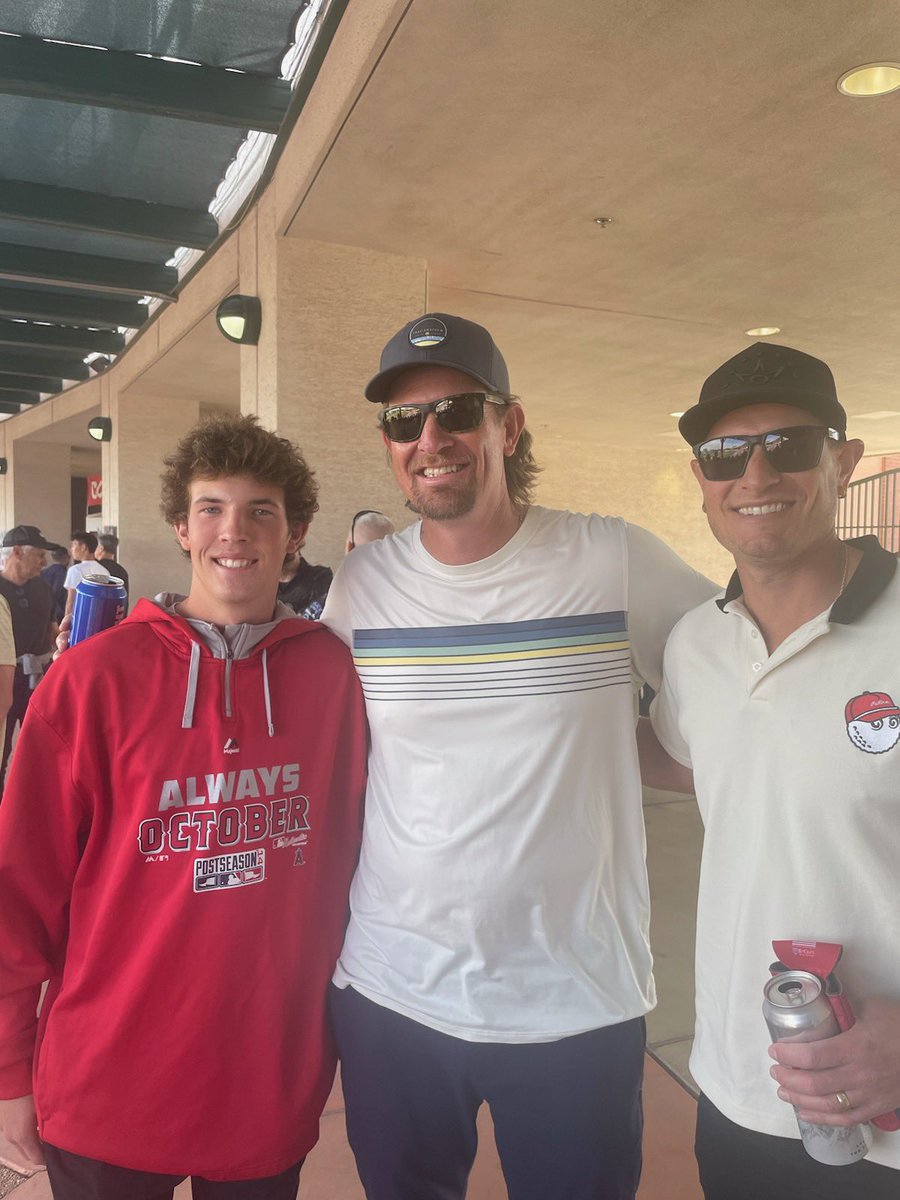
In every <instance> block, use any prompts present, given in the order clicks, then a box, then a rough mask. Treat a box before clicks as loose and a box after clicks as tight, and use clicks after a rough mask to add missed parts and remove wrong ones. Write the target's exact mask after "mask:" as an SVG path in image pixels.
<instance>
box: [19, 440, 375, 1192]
mask: <svg viewBox="0 0 900 1200" xmlns="http://www.w3.org/2000/svg"><path fill="white" fill-rule="evenodd" d="M162 508H163V512H164V515H165V517H166V520H167V521H169V522H170V523H171V524H172V525H173V527H174V529H175V534H176V537H177V538H178V541H179V543H180V545H181V547H182V549H183V550H184V551H185V552H186V553H187V554H189V555H190V559H191V568H192V577H191V585H190V590H189V592H188V595H187V596H184V597H178V596H173V595H162V596H159V597H157V599H156V600H155V601H154V602H150V601H147V600H141V601H140V602H139V603H138V604H137V606H136V608H135V609H134V612H133V613H132V614H131V616H130V617H128V619H127V620H126V621H124V622H123V623H122V624H121V625H119V626H117V627H116V628H115V629H111V630H108V631H106V632H105V633H102V634H98V635H97V636H96V637H94V638H91V639H89V640H88V641H86V642H84V643H82V644H80V645H78V646H75V647H74V648H73V649H71V650H69V651H68V652H67V653H66V654H65V655H64V656H63V657H62V658H61V659H60V660H59V661H58V662H57V663H56V664H55V665H54V666H53V668H52V670H51V671H50V672H49V673H48V675H47V678H46V679H45V680H44V681H43V682H42V683H41V686H40V688H39V689H38V690H37V692H36V694H35V696H34V698H33V700H32V704H31V707H30V712H29V715H28V719H27V720H26V721H25V723H24V726H23V729H22V733H21V737H20V740H19V744H18V747H17V751H16V756H15V763H14V766H13V768H12V770H11V773H10V778H9V783H8V786H7V791H6V796H5V799H4V804H3V806H2V810H0V911H2V913H3V919H2V923H0V1096H3V1097H7V1099H5V1100H2V1101H0V1123H2V1127H3V1130H4V1132H5V1134H6V1137H7V1138H8V1139H9V1140H10V1141H11V1142H12V1143H13V1144H14V1145H15V1146H17V1147H18V1148H19V1149H20V1150H21V1151H22V1153H23V1154H25V1155H27V1156H28V1157H29V1158H30V1159H32V1160H33V1161H35V1162H40V1161H41V1160H42V1159H46V1162H47V1166H48V1170H49V1174H50V1182H51V1185H52V1188H53V1194H54V1197H56V1198H57V1200H86V1198H87V1197H90V1198H91V1200H162V1198H163V1197H171V1196H172V1192H173V1189H174V1187H175V1186H176V1184H177V1183H178V1182H179V1181H180V1180H181V1179H183V1178H185V1177H186V1176H191V1177H192V1186H193V1192H194V1196H195V1198H200V1197H202V1198H203V1200H225V1197H228V1200H293V1197H294V1196H295V1195H296V1190H297V1179H298V1174H299V1171H300V1166H301V1165H302V1162H303V1158H304V1156H305V1155H306V1154H307V1152H308V1151H309V1150H310V1148H311V1147H312V1146H313V1145H314V1144H315V1142H316V1139H317V1137H318V1122H319V1116H320V1114H321V1111H322V1108H323V1106H324V1103H325V1100H326V1097H327V1095H328V1092H329V1089H330V1086H331V1081H332V1078H333V1074H334V1066H335V1057H334V1050H333V1045H332V1041H331V1036H330V1033H329V1031H328V1029H327V1025H326V1017H325V999H326V992H327V985H328V981H329V979H330V977H331V973H332V970H333V968H334V963H335V960H336V958H337V955H338V951H339V950H340V946H341V940H342V936H343V930H344V924H345V919H346V909H347V892H348V888H349V884H350V878H351V875H352V873H353V868H354V865H355V861H356V855H357V850H358V843H359V829H360V821H361V799H362V794H363V789H364V763H365V741H366V738H365V725H364V717H363V708H362V703H361V697H360V692H359V686H358V683H357V680H356V674H355V672H354V670H353V667H352V664H351V661H350V656H349V654H348V652H347V651H346V649H345V647H344V646H343V645H342V644H341V643H340V642H339V641H338V640H337V639H336V638H335V637H334V636H333V635H332V634H331V633H330V632H329V631H328V630H327V629H325V628H324V627H323V626H321V625H319V624H317V623H314V622H309V621H304V620H302V619H300V618H298V617H296V616H295V615H294V614H293V613H292V612H291V611H290V610H288V609H285V608H284V607H283V606H281V605H279V604H278V603H277V601H276V591H277V587H278V579H279V576H280V574H281V569H282V565H283V563H284V560H285V557H286V556H287V555H288V554H290V553H292V552H293V550H294V549H296V547H297V546H298V545H299V544H300V542H301V541H302V539H303V536H304V534H305V532H306V528H307V526H308V524H309V521H310V519H311V517H312V515H313V513H314V512H315V511H316V508H317V504H316V485H315V482H314V480H313V478H312V474H311V472H310V471H309V469H308V468H307V466H306V464H305V463H304V461H303V459H302V458H301V456H300V454H299V453H298V451H297V450H296V448H295V447H293V446H291V445H290V443H288V442H286V441H285V440H284V439H282V438H279V437H276V436H275V435H274V434H272V433H269V432H268V431H266V430H264V429H262V428H260V427H259V426H258V425H257V423H256V421H255V419H254V418H252V417H241V418H237V419H231V418H229V419H219V420H215V421H213V422H209V423H207V424H204V425H201V426H198V427H197V428H196V429H195V430H194V431H192V433H190V434H188V436H187V437H186V438H185V439H184V440H183V441H182V442H181V443H180V445H179V446H178V448H177V450H176V451H175V453H174V454H173V456H172V457H171V458H170V459H167V460H166V470H165V474H164V475H163V500H162ZM44 980H49V988H48V991H47V994H46V997H45V999H44V1002H43V1006H42V1009H41V1013H40V1018H39V1019H38V1018H37V1017H36V1015H35V1014H36V1010H37V1007H38V999H39V995H40V989H41V984H42V982H43V981H44ZM32 1093H33V1094H32Z"/></svg>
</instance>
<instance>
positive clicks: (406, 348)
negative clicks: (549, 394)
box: [366, 313, 509, 404]
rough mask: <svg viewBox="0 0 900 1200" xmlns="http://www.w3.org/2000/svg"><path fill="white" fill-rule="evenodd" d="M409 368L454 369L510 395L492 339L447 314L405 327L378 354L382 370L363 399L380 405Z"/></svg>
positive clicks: (428, 315)
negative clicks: (379, 354) (399, 376)
mask: <svg viewBox="0 0 900 1200" xmlns="http://www.w3.org/2000/svg"><path fill="white" fill-rule="evenodd" d="M410 367H453V368H455V369H456V370H457V371H464V372H465V374H466V375H471V376H472V378H473V379H477V380H478V382H479V383H483V384H484V386H485V387H486V388H487V389H488V390H489V391H491V392H501V393H508V392H509V372H508V371H507V369H506V363H505V362H504V361H503V355H502V354H501V353H500V351H499V350H498V349H497V346H496V344H495V343H494V339H493V338H492V337H491V335H490V334H489V333H488V331H487V330H486V329H485V328H484V327H483V326H482V325H476V324H475V322H474V321H467V320H466V319H465V318H464V317H454V316H451V314H450V313H426V314H425V316H424V317H417V318H416V319H415V321H410V322H409V324H407V325H404V326H403V328H402V329H401V330H400V332H399V333H395V334H394V336H393V337H392V338H391V340H390V341H389V342H388V344H387V345H386V346H385V348H384V349H383V350H382V352H381V367H380V369H379V371H378V374H377V375H375V376H374V377H373V378H372V379H370V380H369V382H368V383H367V384H366V399H367V400H371V401H372V403H373V404H383V403H384V401H385V399H386V397H387V393H388V390H389V388H390V386H391V384H392V383H393V381H394V380H395V379H396V378H397V376H398V375H402V374H403V372H404V371H408V370H409V369H410Z"/></svg>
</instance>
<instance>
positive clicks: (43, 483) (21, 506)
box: [7, 438, 72, 546]
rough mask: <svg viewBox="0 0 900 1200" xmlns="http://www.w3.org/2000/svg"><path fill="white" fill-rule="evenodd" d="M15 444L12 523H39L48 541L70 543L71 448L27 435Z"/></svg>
mask: <svg viewBox="0 0 900 1200" xmlns="http://www.w3.org/2000/svg"><path fill="white" fill-rule="evenodd" d="M12 446H13V451H12V462H11V463H10V464H9V472H10V474H11V476H12V501H13V511H12V513H11V514H10V513H7V516H8V518H10V519H9V525H10V526H12V525H37V527H38V528H39V529H40V530H41V531H42V533H43V534H44V537H46V538H47V539H48V541H51V542H59V543H60V544H61V545H63V546H68V544H69V535H70V534H71V532H72V529H71V521H72V480H71V475H72V471H71V449H70V447H69V446H67V445H65V444H63V443H60V442H38V441H34V442H33V441H29V440H28V439H26V438H17V439H16V440H15V441H14V442H13V443H12Z"/></svg>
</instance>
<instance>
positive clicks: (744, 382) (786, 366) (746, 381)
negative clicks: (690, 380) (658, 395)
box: [678, 342, 847, 446]
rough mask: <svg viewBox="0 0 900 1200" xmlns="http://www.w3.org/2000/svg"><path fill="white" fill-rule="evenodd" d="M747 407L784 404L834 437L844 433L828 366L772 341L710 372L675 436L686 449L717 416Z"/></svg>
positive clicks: (699, 439)
mask: <svg viewBox="0 0 900 1200" xmlns="http://www.w3.org/2000/svg"><path fill="white" fill-rule="evenodd" d="M748 404H788V405H790V406H791V407H792V408H802V409H803V410H804V411H805V412H808V413H811V414H812V415H813V416H814V417H818V419H819V420H820V421H822V422H823V423H824V424H825V425H827V426H828V427H829V428H831V429H836V430H837V431H838V433H846V431H847V414H846V412H844V409H843V406H842V405H841V404H840V402H839V401H838V398H837V391H836V389H835V386H834V376H833V375H832V373H831V369H830V368H829V367H828V366H827V364H826V363H823V362H822V360H821V359H818V358H813V356H812V355H811V354H804V353H803V351H802V350H793V349H791V347H790V346H776V345H774V344H773V343H772V342H755V343H754V344H753V345H752V346H750V347H748V349H746V350H742V351H741V353H740V354H735V356H734V358H729V360H728V362H726V363H723V364H722V365H721V367H718V368H717V369H716V370H715V371H713V373H712V375H710V377H709V378H708V379H707V380H706V382H705V383H704V384H703V387H702V388H701V389H700V399H699V401H698V402H697V403H696V404H695V405H694V407H693V408H689V409H688V410H687V412H686V413H685V414H684V416H683V417H682V418H681V420H680V421H679V422H678V431H679V433H680V434H681V436H682V437H683V438H684V440H685V441H686V442H687V443H688V445H690V446H696V445H697V443H698V442H702V441H703V439H704V438H705V437H706V435H707V434H708V433H709V431H710V429H712V427H713V425H715V423H716V421H718V419H719V418H720V417H724V416H725V414H726V413H729V412H733V411H734V410H735V409H737V408H746V407H747V405H748Z"/></svg>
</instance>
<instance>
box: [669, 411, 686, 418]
mask: <svg viewBox="0 0 900 1200" xmlns="http://www.w3.org/2000/svg"><path fill="white" fill-rule="evenodd" d="M669 416H670V417H683V416H684V413H683V412H680V413H669Z"/></svg>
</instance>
